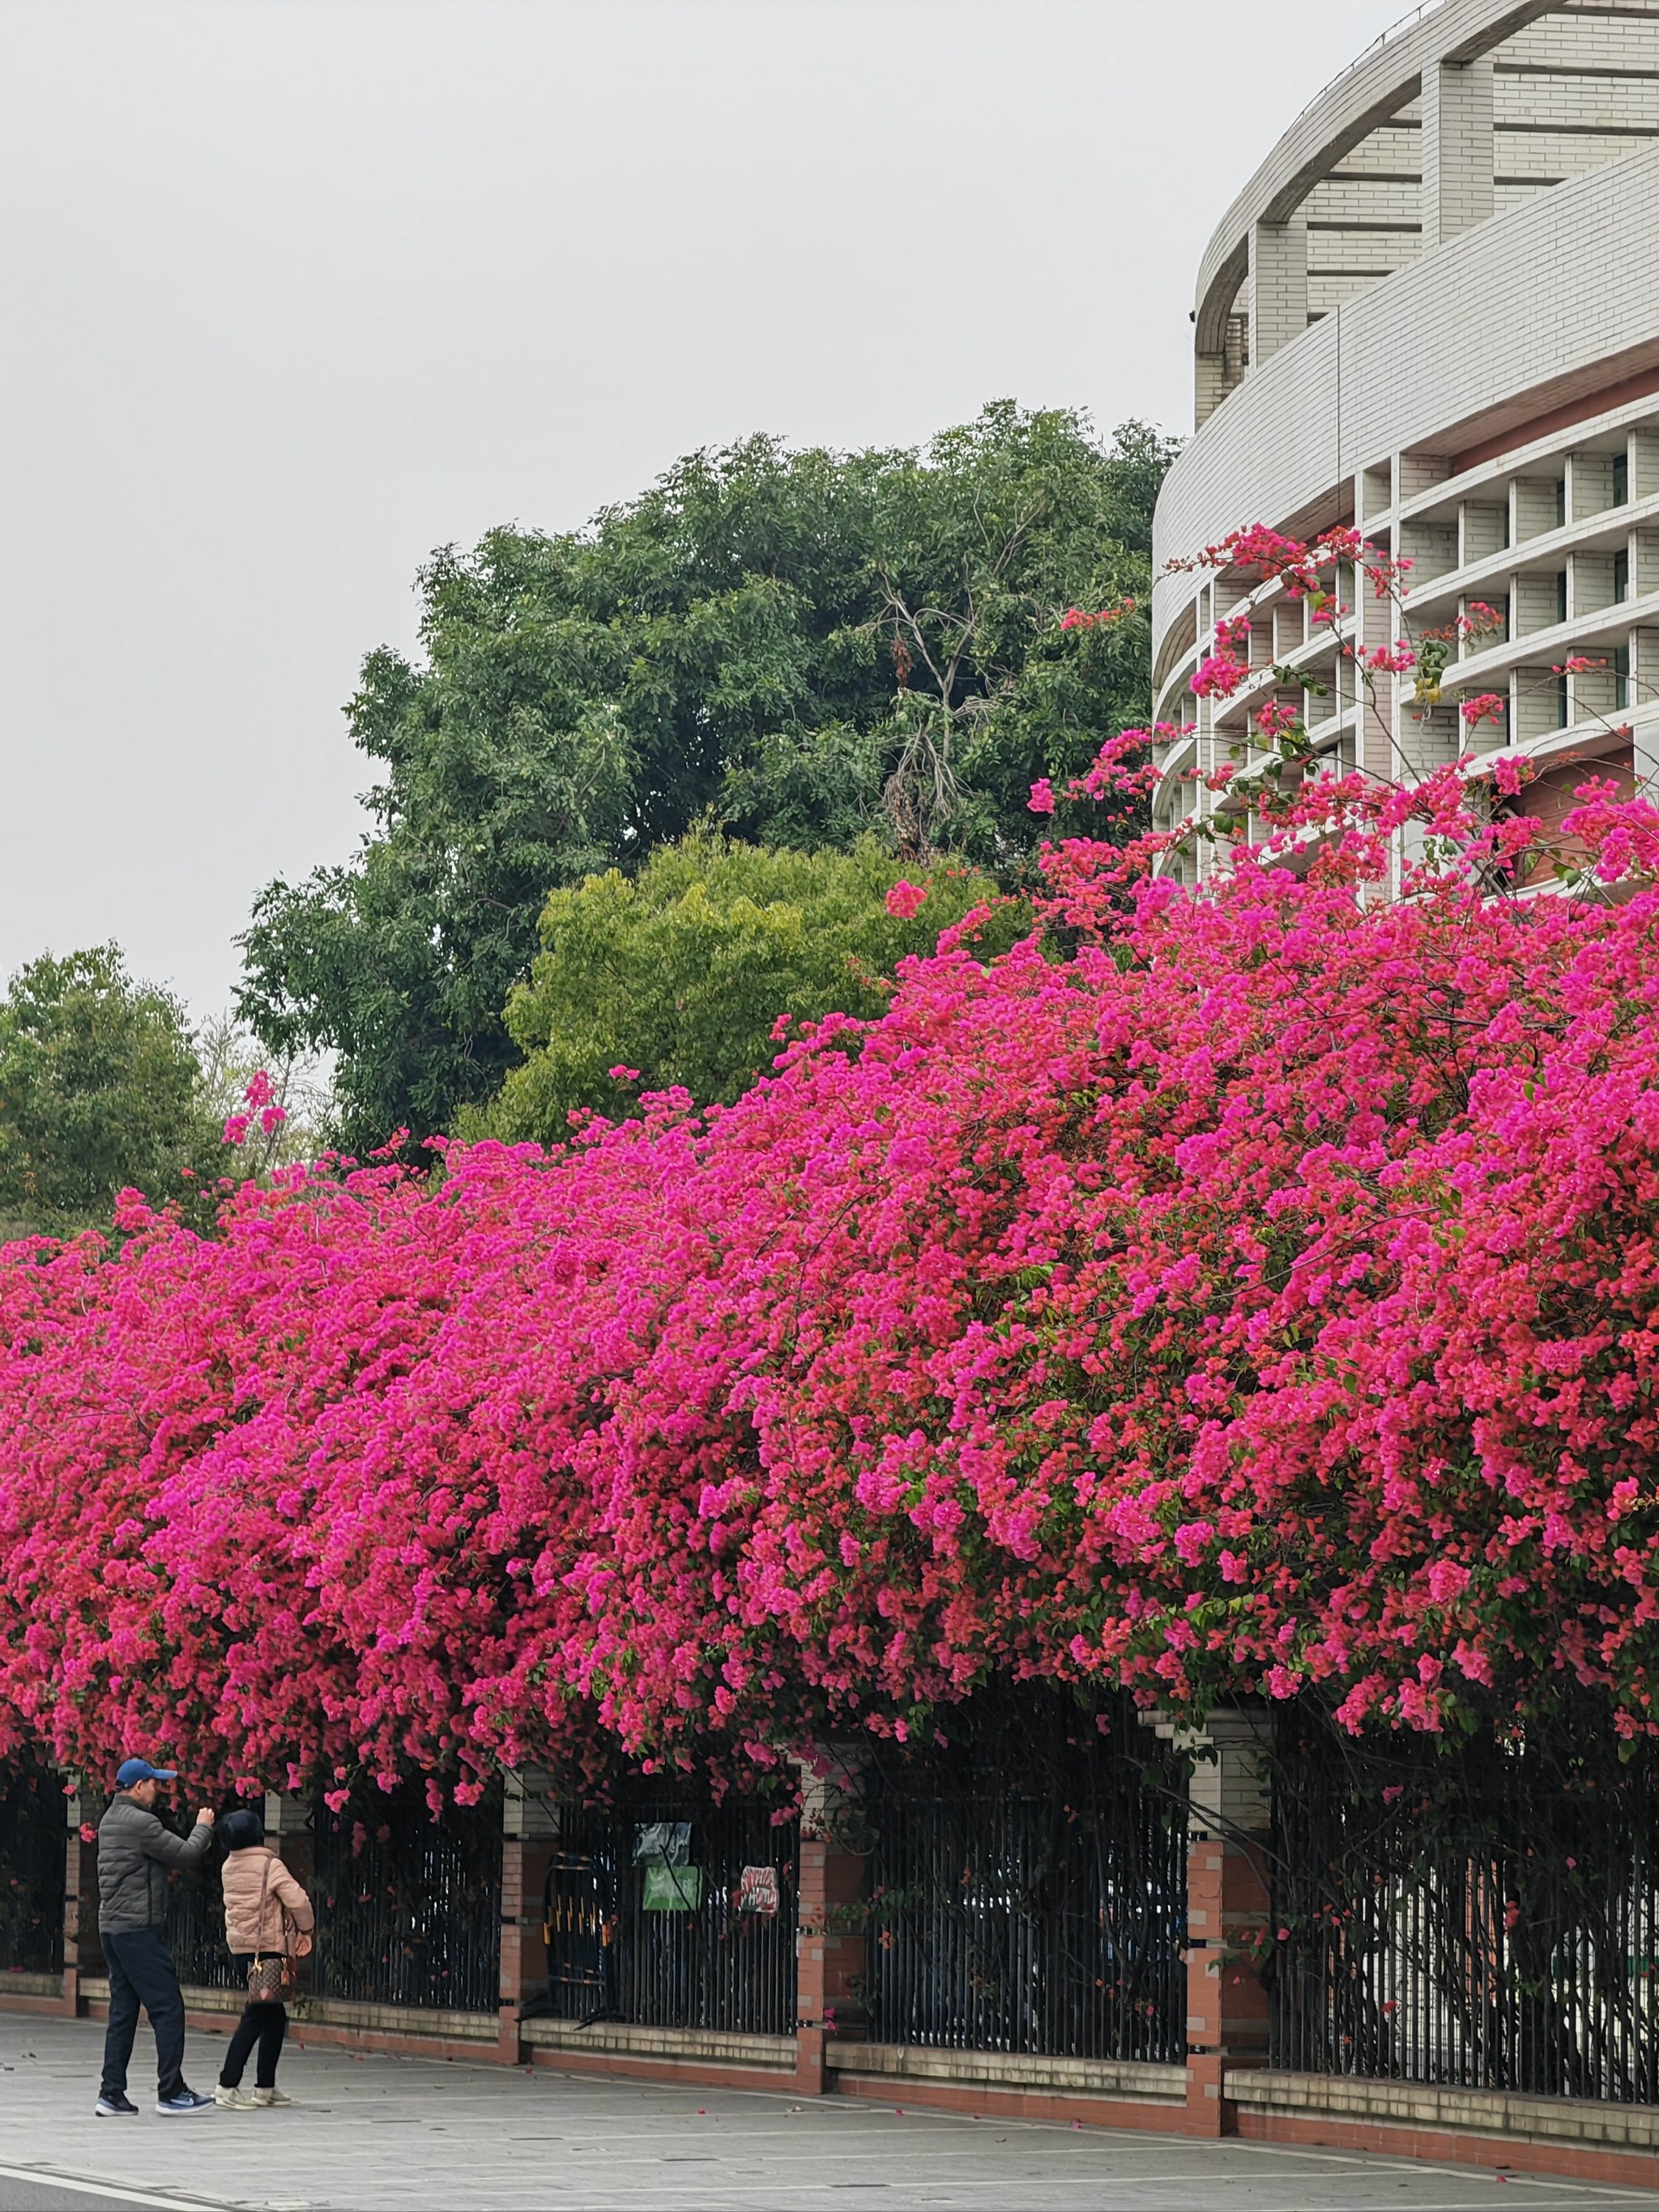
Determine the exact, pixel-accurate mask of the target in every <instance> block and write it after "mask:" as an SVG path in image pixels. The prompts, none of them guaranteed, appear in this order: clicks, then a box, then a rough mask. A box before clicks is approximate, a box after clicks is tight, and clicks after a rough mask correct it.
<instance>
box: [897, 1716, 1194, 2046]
mask: <svg viewBox="0 0 1659 2212" xmlns="http://www.w3.org/2000/svg"><path fill="white" fill-rule="evenodd" d="M1083 1720H1084V1723H1085V1727H1086V1729H1087V1735H1086V1737H1085V1739H1084V1740H1083V1741H1079V1742H1078V1743H1075V1744H1073V1743H1069V1742H1067V1741H1065V1740H1064V1739H1063V1738H1060V1739H1058V1740H1054V1741H1047V1742H1045V1741H1042V1738H1041V1737H1040V1736H1039V1735H1037V1734H1036V1733H1035V1732H1034V1734H1033V1735H1032V1737H1031V1739H1030V1741H1028V1742H1027V1743H1026V1744H1025V1745H1024V1746H1023V1747H1013V1746H1010V1747H1006V1750H1005V1751H1004V1753H1003V1757H1002V1759H1001V1761H1000V1765H999V1766H998V1769H997V1771H995V1772H994V1773H987V1772H985V1771H982V1770H981V1771H979V1772H978V1773H975V1771H973V1768H972V1766H971V1765H969V1766H967V1767H966V1768H965V1769H963V1770H962V1771H958V1772H957V1774H956V1775H955V1776H954V1777H952V1776H951V1775H950V1774H949V1772H948V1771H946V1772H944V1773H941V1772H940V1771H938V1770H937V1769H936V1770H935V1771H933V1772H932V1773H927V1772H923V1773H921V1774H915V1775H911V1774H907V1773H905V1772H903V1771H899V1772H896V1773H894V1774H890V1775H889V1776H887V1777H885V1778H884V1779H883V1782H882V1784H881V1786H880V1787H879V1789H878V1790H877V1792H876V1793H875V1795H874V1796H873V1799H872V1820H873V1823H874V1826H875V1831H876V1837H875V1846H874V1852H873V1857H872V1902H871V1926H870V1936H869V1954H868V1955H869V1980H870V2015H871V2033H872V2035H874V2036H875V2037H876V2038H877V2039H878V2040H879V2041H881V2042H884V2043H908V2044H930V2045H945V2046H947V2047H951V2048H954V2049H958V2050H979V2051H1027V2052H1032V2053H1040V2054H1046V2055H1051V2056H1066V2057H1080V2058H1121V2059H1144V2060H1152V2061H1155V2062H1164V2063H1177V2062H1181V2061H1184V2059H1185V2057H1186V2048H1187V2045H1186V2026H1185V2012H1186V2005H1185V1992H1184V1988H1183V1968H1182V1962H1181V1954H1182V1945H1183V1944H1184V1942H1185V1940H1186V1850H1187V1842H1186V1806H1185V1797H1184V1790H1183V1788H1182V1784H1181V1780H1180V1778H1179V1776H1178V1775H1177V1774H1176V1771H1174V1770H1173V1768H1171V1770H1170V1771H1169V1772H1168V1773H1167V1774H1160V1773H1159V1771H1158V1768H1157V1765H1156V1754H1157V1751H1158V1747H1157V1745H1156V1743H1155V1742H1153V1741H1152V1740H1151V1739H1149V1738H1148V1737H1147V1736H1146V1732H1145V1731H1136V1730H1134V1729H1133V1723H1132V1722H1129V1723H1127V1725H1121V1726H1120V1727H1119V1729H1117V1731H1116V1733H1115V1739H1114V1741H1115V1742H1116V1743H1121V1745H1122V1748H1121V1749H1118V1748H1115V1747H1113V1744H1111V1743H1109V1742H1107V1741H1103V1740H1102V1739H1101V1738H1100V1737H1099V1735H1097V1733H1096V1730H1095V1728H1094V1726H1093V1723H1092V1722H1091V1720H1090V1719H1089V1717H1088V1716H1086V1715H1085V1716H1084V1717H1083ZM1137 1735H1138V1736H1139V1739H1140V1740H1139V1741H1135V1737H1136V1736H1137ZM1149 1764H1150V1765H1152V1772H1151V1773H1150V1774H1149V1771H1148V1767H1149ZM952 1783H953V1784H954V1786H946V1785H947V1784H952ZM1149 1785H1150V1786H1149Z"/></svg>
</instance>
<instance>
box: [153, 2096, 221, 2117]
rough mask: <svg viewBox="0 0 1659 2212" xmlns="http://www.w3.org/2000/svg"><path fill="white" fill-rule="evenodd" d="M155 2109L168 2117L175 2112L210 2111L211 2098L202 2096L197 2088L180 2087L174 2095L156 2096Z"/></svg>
mask: <svg viewBox="0 0 1659 2212" xmlns="http://www.w3.org/2000/svg"><path fill="white" fill-rule="evenodd" d="M155 2109H156V2111H157V2112H164V2113H166V2114H167V2117H168V2118H172V2116H173V2114H174V2113H175V2112H180V2113H182V2112H211V2111H212V2110H213V2100H212V2098H211V2097H204V2096H203V2095H202V2093H201V2092H200V2091H199V2090H198V2089H181V2090H180V2091H179V2093H178V2095H177V2096H176V2097H158V2098H157V2099H156V2100H155Z"/></svg>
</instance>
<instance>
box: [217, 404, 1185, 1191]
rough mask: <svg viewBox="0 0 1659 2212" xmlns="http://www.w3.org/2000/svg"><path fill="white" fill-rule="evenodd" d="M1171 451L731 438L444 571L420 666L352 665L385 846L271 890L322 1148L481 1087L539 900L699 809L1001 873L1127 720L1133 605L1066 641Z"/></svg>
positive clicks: (1137, 676) (642, 850) (500, 1066)
mask: <svg viewBox="0 0 1659 2212" xmlns="http://www.w3.org/2000/svg"><path fill="white" fill-rule="evenodd" d="M1169 456H1170V448H1169V447H1168V446H1167V445H1166V444H1165V442H1164V441H1162V440H1161V439H1159V438H1158V437H1157V436H1156V435H1154V434H1153V433H1152V432H1151V431H1149V430H1147V429H1146V428H1143V427H1142V426H1139V425H1137V424H1129V425H1127V426H1126V427H1125V428H1122V429H1121V430H1120V431H1118V433H1117V434H1116V435H1115V438H1114V439H1113V440H1112V441H1110V442H1109V443H1108V444H1103V443H1102V442H1100V441H1098V440H1097V439H1096V438H1095V437H1094V436H1093V435H1092V434H1091V430H1090V428H1089V426H1088V424H1087V422H1085V420H1084V418H1082V417H1081V416H1078V415H1076V414H1074V413H1071V412H1068V411H1065V410H1049V411H1043V412H1035V413H1032V412H1026V411H1023V410H1020V409H1018V407H1016V406H1014V405H1013V404H1012V403H1010V402H1001V403H999V404H996V405H994V406H992V407H989V408H987V409H986V410H985V411H984V412H983V414H981V416H979V418H978V419H977V420H976V421H975V422H972V423H969V424H968V425H966V426H965V427H963V428H960V429H957V430H951V431H947V432H946V433H945V434H944V435H942V436H941V437H939V438H938V439H936V440H934V441H933V443H932V445H930V446H929V447H927V448H926V449H925V450H923V451H920V452H868V453H853V454H838V453H829V452H825V451H823V450H821V449H817V448H813V449H810V450H807V451H805V452H799V453H794V452H790V451H789V450H787V448H786V447H784V446H783V445H782V444H781V442H780V441H777V440H776V439H773V438H767V437H756V438H750V439H748V440H746V441H744V442H742V443H741V444H739V445H737V446H734V447H728V448H726V449H724V450H721V451H719V452H713V453H694V454H692V455H690V457H689V458H688V459H684V460H683V461H681V462H679V463H678V465H676V466H675V467H674V468H673V469H671V470H670V471H669V472H668V473H667V475H666V476H665V477H663V478H662V479H661V481H660V482H659V483H657V484H655V485H653V487H652V488H651V489H649V490H648V491H647V492H646V493H645V494H644V495H642V496H641V498H639V499H637V500H635V501H632V502H630V503H629V504H628V505H625V506H621V507H614V508H611V509H608V510H606V511H605V513H601V514H600V515H599V516H598V517H597V518H596V519H595V520H594V522H593V523H592V526H590V527H589V528H587V529H586V530H585V531H581V532H573V533H568V534H565V535H561V536H546V535H543V534H540V533H537V532H524V531H519V530H496V531H492V532H490V533H489V535H488V536H487V537H486V538H484V539H483V541H482V542H481V543H480V544H479V545H478V546H477V548H476V549H475V550H473V551H471V552H470V553H462V552H459V551H457V550H455V549H453V548H450V549H447V550H444V551H441V552H440V553H439V554H437V555H436V556H435V557H434V559H433V560H432V561H431V562H430V563H429V564H428V566H427V568H425V569H424V570H423V571H422V575H421V579H420V583H421V591H422V618H421V641H422V665H418V666H417V665H414V664H411V663H410V662H409V661H407V660H405V659H404V658H403V657H402V656H400V655H399V654H398V653H393V652H391V651H387V650H382V651H380V652H377V653H372V654H371V655H370V656H369V658H368V660H367V662H366V663H365V665H364V670H363V677H362V684H361V686H360V688H359V690H358V692H357V695H356V697H355V698H354V700H353V701H352V702H351V704H350V706H349V708H348V720H349V728H350V732H351V735H352V737H353V738H354V740H355V741H356V744H358V745H359V746H360V747H361V748H362V750H363V751H364V752H366V753H367V754H368V756H369V757H371V758H372V759H373V760H374V761H375V762H376V763H378V764H379V765H380V770H381V780H380V782H379V783H378V784H377V785H376V787H374V789H373V790H372V791H371V792H370V793H368V804H369V805H370V808H371V810H372V811H373V813H374V817H375V822H374V829H373V831H372V832H371V834H370V835H369V836H368V837H367V838H366V840H365V841H364V843H363V846H362V850H361V851H360V853H359V854H358V855H357V857H356V860H354V861H352V862H351V863H350V864H349V866H344V867H338V868H332V869H326V870H322V871H319V872H318V873H316V874H315V875H313V876H312V877H311V878H308V879H307V880H306V881H305V882H303V883H300V884H287V883H283V882H278V883H274V884H270V886H269V887H268V888H267V889H266V890H265V891H264V893H263V894H262V895H261V896H260V897H259V899H258V902H257V903H256V906H255V908H254V913H253V916H252V924H251V926H250V927H249V929H248V931H247V933H246V936H245V938H244V940H243V943H244V947H245V951H246V973H245V978H244V982H243V986H242V988H241V992H240V999H239V1007H240V1013H241V1015H242V1017H243V1018H246V1020H247V1021H249V1022H250V1023H251V1024H252V1026H253V1027H254V1028H255V1030H257V1031H258V1035H259V1036H261V1038H262V1039H263V1040H264V1042H265V1043H266V1045H267V1046H268V1047H269V1048H270V1049H271V1050H272V1051H273V1052H274V1053H276V1054H278V1055H283V1054H289V1053H294V1052H303V1051H317V1050H319V1049H329V1050H332V1051H333V1052H335V1053H336V1054H337V1071H336V1100H337V1117H338V1121H337V1134H338V1136H339V1137H340V1139H341V1141H343V1143H344V1144H346V1145H347V1146H351V1147H354V1148H358V1149H363V1148H367V1147H368V1146H374V1145H378V1144H380V1143H382V1142H383V1141H385V1139H386V1137H387V1136H388V1135H389V1134H390V1133H392V1131H393V1130H394V1129H396V1128H397V1127H399V1126H406V1127H409V1128H410V1130H411V1131H412V1133H414V1135H415V1136H416V1137H417V1138H418V1137H419V1136H421V1135H422V1134H424V1133H427V1132H428V1131H430V1130H433V1129H436V1128H446V1127H451V1126H452V1125H453V1122H454V1119H455V1116H456V1115H457V1112H458V1110H459V1109H460V1108H461V1107H462V1106H464V1105H465V1104H467V1103H482V1102H483V1101H484V1100H486V1099H488V1098H489V1097H491V1096H492V1095H493V1094H494V1093H495V1091H496V1090H497V1089H498V1088H499V1086H500V1084H501V1079H502V1077H503V1076H504V1074H505V1073H506V1072H507V1069H508V1068H509V1067H510V1066H512V1065H513V1062H514V1060H515V1059H516V1057H517V1054H516V1051H515V1048H514V1044H513V1038H512V1036H511V1034H510V1033H509V1031H508V1030H507V1025H506V1024H505V1022H504V1020H503V1018H502V1012H501V1010H502V1007H503V1006H504V1005H505V1003H506V1000H507V994H508V992H509V991H510V990H511V989H512V987H513V985H514V984H516V983H517V982H519V981H522V979H523V978H524V976H525V975H526V972H527V970H528V968H529V963H530V961H531V959H532V957H533V955H534V953H535V951H536V945H537V934H536V932H537V921H538V916H539V915H540V913H541V911H542V908H543V904H544V901H545V899H546V897H547V895H548V893H549V891H550V890H556V889H559V888H561V887H564V886H568V885H571V884H577V883H580V882H581V881H582V880H583V879H584V878H586V877H587V876H588V875H590V874H592V873H597V872H604V871H605V869H607V868H609V867H613V866H614V867H617V868H620V869H621V870H622V871H623V873H624V874H629V875H632V874H635V873H637V872H638V871H639V870H640V869H641V867H642V866H644V865H645V863H646V861H647V859H648V858H649V856H650V854H652V853H653V851H654V850H655V848H657V847H658V846H659V845H660V844H662V843H664V842H667V841H670V840H672V839H673V838H676V837H678V836H682V835H684V833H685V831H686V830H687V829H689V828H690V825H691V824H692V823H694V822H696V821H697V820H699V819H702V818H703V817H706V816H708V815H709V814H711V812H712V815H713V817H714V819H715V820H717V821H718V822H720V823H721V824H722V825H723V826H724V827H725V828H726V829H730V830H732V832H734V833H735V834H737V835H738V836H743V837H744V838H747V839H750V840H752V841H754V842H757V843H762V844H766V845H769V846H798V847H801V848H817V847H821V846H834V847H837V848H842V849H848V850H850V849H851V848H852V847H853V846H854V844H855V843H856V842H857V841H858V840H859V839H860V837H863V836H874V837H876V838H877V839H878V841H879V842H881V843H882V844H883V845H884V847H885V848H887V849H888V850H889V851H890V852H891V853H892V854H894V855H896V857H897V858H899V859H900V860H902V861H904V862H906V863H907V864H909V865H912V866H926V865H927V864H928V862H929V861H930V860H932V858H933V856H934V855H936V854H940V853H945V854H960V855H962V856H963V857H964V858H966V859H968V860H972V861H974V862H975V863H977V864H978V865H980V866H985V867H987V868H990V869H992V870H993V871H994V872H997V873H998V874H999V876H1000V877H1001V878H1004V879H1005V880H1013V879H1017V878H1018V876H1019V874H1020V872H1021V871H1022V869H1023V867H1024V865H1025V862H1026V860H1027V857H1028V855H1029V854H1030V850H1031V848H1032V846H1033V844H1034V842H1035V840H1036V838H1037V837H1038V836H1040V835H1041V834H1042V829H1043V828H1044V826H1045V825H1043V824H1042V823H1039V822H1038V821H1037V820H1036V818H1035V817H1032V816H1031V815H1030V812H1029V811H1027V807H1026V800H1027V798H1028V796H1029V792H1030V784H1031V782H1032V781H1034V780H1035V779H1036V778H1037V777H1039V776H1042V775H1048V776H1051V777H1063V776H1066V775H1070V774H1072V773H1073V772H1074V771H1075V770H1076V769H1078V768H1079V766H1081V765H1082V764H1083V763H1085V761H1086V760H1087V759H1088V758H1089V757H1091V754H1092V751H1093V750H1094V748H1095V746H1096V745H1097V744H1098V743H1099V741H1100V739H1101V738H1102V737H1103V736H1105V735H1107V734H1108V733H1109V732H1111V731H1113V730H1115V729H1117V728H1120V727H1121V726H1123V725H1124V723H1125V722H1126V721H1128V720H1134V719H1136V718H1138V717H1139V716H1140V715H1142V714H1145V712H1146V628H1145V623H1144V620H1143V619H1141V618H1139V617H1132V618H1130V619H1128V620H1126V621H1124V622H1122V623H1118V624H1115V625H1114V626H1113V627H1112V628H1110V629H1102V630H1098V631H1093V632H1090V633H1088V634H1087V635H1086V636H1085V637H1083V638H1079V637H1075V636H1073V637H1069V638H1064V639H1062V638H1061V637H1060V635H1059V634H1058V631H1057V629H1056V623H1057V619H1058V617H1060V614H1061V613H1062V612H1063V611H1064V610H1065V609H1066V607H1067V606H1069V605H1073V604H1078V605H1085V606H1087V607H1090V608H1091V609H1093V608H1097V607H1099V606H1102V605H1106V604H1109V603H1114V602H1116V601H1119V600H1121V599H1123V598H1124V597H1126V596H1133V597H1136V598H1138V599H1144V597H1145V594H1146V590H1147V587H1148V576H1149V550H1150V544H1151V518H1152V502H1153V500H1154V498H1155V496H1156V493H1157V488H1158V483H1159V481H1160V479H1161V477H1162V475H1163V472H1164V468H1165V466H1166V465H1167V463H1168V459H1169Z"/></svg>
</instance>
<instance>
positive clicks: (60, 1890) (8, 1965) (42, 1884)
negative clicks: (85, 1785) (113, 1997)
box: [0, 1765, 65, 1974]
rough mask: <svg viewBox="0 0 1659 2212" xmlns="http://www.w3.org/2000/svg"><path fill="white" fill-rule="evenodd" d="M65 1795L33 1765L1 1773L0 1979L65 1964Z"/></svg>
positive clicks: (45, 1772)
mask: <svg viewBox="0 0 1659 2212" xmlns="http://www.w3.org/2000/svg"><path fill="white" fill-rule="evenodd" d="M64 1833H65V1832H64V1791H63V1784H61V1783H60V1781H59V1780H58V1777H57V1776H56V1775H55V1774H53V1773H52V1772H51V1771H49V1770H48V1769H47V1768H46V1767H44V1766H36V1765H21V1766H15V1767H11V1768H0V1973H22V1974H53V1973H56V1972H58V1969H59V1968H60V1967H61V1966H62V1965H63V1963H64Z"/></svg>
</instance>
